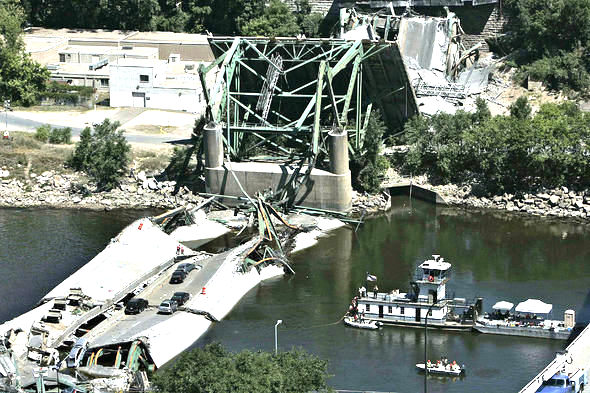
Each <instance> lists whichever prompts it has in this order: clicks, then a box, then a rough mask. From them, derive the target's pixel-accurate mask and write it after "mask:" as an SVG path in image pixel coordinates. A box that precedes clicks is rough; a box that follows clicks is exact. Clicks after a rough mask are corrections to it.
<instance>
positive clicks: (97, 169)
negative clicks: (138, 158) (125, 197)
mask: <svg viewBox="0 0 590 393" xmlns="http://www.w3.org/2000/svg"><path fill="white" fill-rule="evenodd" d="M119 126H120V124H119V122H118V121H115V122H111V121H110V120H109V119H105V120H104V121H103V122H102V123H101V124H95V125H94V132H92V131H91V130H90V128H89V127H86V128H84V129H83V130H82V132H81V133H80V141H79V142H78V143H77V144H76V148H75V149H74V153H73V155H72V157H71V158H70V160H69V164H70V166H71V167H72V168H74V169H76V170H79V171H84V172H86V173H87V174H88V175H89V176H90V177H91V178H92V179H93V180H94V181H95V182H96V184H97V187H98V189H99V190H103V189H111V188H113V187H115V186H116V185H117V184H118V182H119V179H120V177H121V176H122V175H123V174H124V172H125V170H126V169H127V165H128V164H129V151H130V146H129V143H128V142H127V140H126V139H125V137H124V136H123V130H117V129H118V128H119Z"/></svg>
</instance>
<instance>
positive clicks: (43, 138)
mask: <svg viewBox="0 0 590 393" xmlns="http://www.w3.org/2000/svg"><path fill="white" fill-rule="evenodd" d="M50 135H51V126H50V125H49V124H44V125H42V126H39V127H37V131H36V132H35V139H36V140H38V141H39V142H43V143H47V141H48V140H49V136H50Z"/></svg>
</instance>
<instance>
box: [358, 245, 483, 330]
mask: <svg viewBox="0 0 590 393" xmlns="http://www.w3.org/2000/svg"><path fill="white" fill-rule="evenodd" d="M450 269H451V264H450V263H448V262H446V261H444V259H443V258H442V257H441V256H440V255H433V259H429V260H427V261H425V262H423V263H422V264H420V265H419V266H418V268H417V271H416V275H415V277H414V281H412V282H411V283H410V288H411V290H410V292H409V293H404V292H400V291H399V290H397V289H396V290H393V291H391V292H388V293H383V292H379V291H378V290H377V289H376V286H375V289H374V291H372V292H367V290H366V289H365V288H364V287H361V288H359V296H356V297H354V298H353V299H352V304H351V306H350V308H349V314H350V315H351V316H352V317H354V316H355V315H357V316H359V317H361V318H363V319H365V320H370V321H376V322H381V323H382V324H384V325H393V326H407V327H416V328H423V327H424V326H425V323H426V322H427V323H428V328H436V329H444V330H458V331H471V330H472V329H473V326H474V324H475V321H476V320H477V319H478V315H479V314H480V313H481V309H482V299H481V298H477V299H476V300H474V301H472V302H468V301H466V300H465V299H464V298H453V299H448V298H447V297H446V284H447V282H448V281H449V278H450ZM373 278H375V277H374V276H371V275H367V279H368V281H369V279H373Z"/></svg>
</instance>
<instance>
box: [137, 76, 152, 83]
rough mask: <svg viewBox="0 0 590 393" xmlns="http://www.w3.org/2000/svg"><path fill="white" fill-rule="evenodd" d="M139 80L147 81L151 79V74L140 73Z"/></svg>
mask: <svg viewBox="0 0 590 393" xmlns="http://www.w3.org/2000/svg"><path fill="white" fill-rule="evenodd" d="M139 81H140V82H141V83H147V82H149V81H150V76H149V75H140V76H139Z"/></svg>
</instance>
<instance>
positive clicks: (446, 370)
mask: <svg viewBox="0 0 590 393" xmlns="http://www.w3.org/2000/svg"><path fill="white" fill-rule="evenodd" d="M426 367H428V374H436V375H448V376H452V377H458V376H459V375H462V374H465V365H461V366H459V364H458V363H457V362H456V361H454V360H453V362H449V360H448V359H447V358H445V357H443V358H442V359H441V360H437V361H436V363H431V362H430V360H429V361H428V362H426ZM416 368H417V369H418V370H420V371H424V363H418V364H416Z"/></svg>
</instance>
